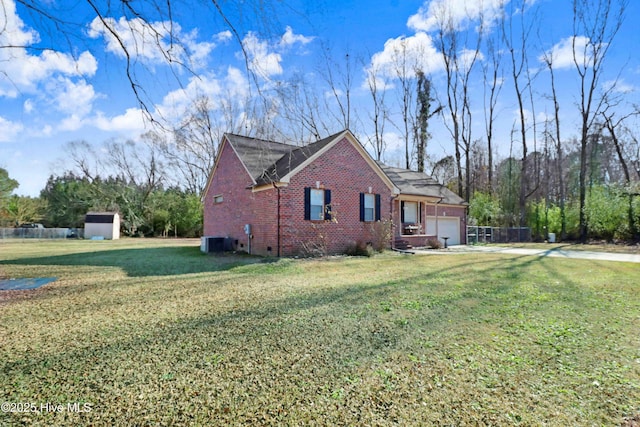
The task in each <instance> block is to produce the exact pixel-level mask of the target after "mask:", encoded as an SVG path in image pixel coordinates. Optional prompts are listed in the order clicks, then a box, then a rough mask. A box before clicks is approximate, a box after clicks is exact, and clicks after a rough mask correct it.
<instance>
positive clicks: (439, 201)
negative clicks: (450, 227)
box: [436, 199, 442, 240]
mask: <svg viewBox="0 0 640 427" xmlns="http://www.w3.org/2000/svg"><path fill="white" fill-rule="evenodd" d="M441 202H442V199H440V200H438V201H437V202H436V240H438V205H439V204H440V203H441Z"/></svg>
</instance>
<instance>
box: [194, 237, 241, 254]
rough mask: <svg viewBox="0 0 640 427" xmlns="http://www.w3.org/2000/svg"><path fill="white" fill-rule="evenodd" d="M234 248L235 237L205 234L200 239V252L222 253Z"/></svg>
mask: <svg viewBox="0 0 640 427" xmlns="http://www.w3.org/2000/svg"><path fill="white" fill-rule="evenodd" d="M232 250H233V239H231V238H230V237H212V236H204V237H202V238H201V239H200V252H203V253H220V252H229V251H232Z"/></svg>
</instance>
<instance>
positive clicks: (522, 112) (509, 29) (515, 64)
mask: <svg viewBox="0 0 640 427" xmlns="http://www.w3.org/2000/svg"><path fill="white" fill-rule="evenodd" d="M528 3H529V1H528V0H519V1H518V2H512V3H511V4H510V5H511V14H510V19H509V20H508V22H507V21H503V26H502V32H503V40H504V42H505V45H506V47H507V49H508V51H509V57H510V59H511V79H512V81H513V87H514V92H515V95H516V99H517V102H518V115H519V121H520V128H519V129H520V144H521V147H522V160H521V163H522V167H521V171H522V172H521V179H520V192H519V198H518V209H519V218H520V221H519V223H520V226H524V225H525V224H526V221H527V215H526V207H527V196H528V193H529V182H528V180H527V179H526V173H527V170H528V164H527V162H528V159H527V151H528V144H527V110H526V107H525V102H526V99H525V96H526V94H527V91H528V89H529V86H528V85H530V83H531V80H530V79H529V78H528V77H529V72H528V61H527V54H528V49H529V36H530V34H531V31H532V30H533V25H534V21H533V20H531V21H529V22H526V21H525V10H526V8H527V6H528ZM514 9H515V11H514ZM516 16H519V17H520V22H519V24H520V31H519V32H518V31H517V29H516V28H514V19H515V17H516ZM516 33H517V34H516ZM525 77H526V78H527V79H525Z"/></svg>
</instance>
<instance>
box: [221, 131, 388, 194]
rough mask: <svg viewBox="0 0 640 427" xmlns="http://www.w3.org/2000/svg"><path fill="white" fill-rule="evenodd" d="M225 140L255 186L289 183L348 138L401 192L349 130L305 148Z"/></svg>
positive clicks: (237, 137) (238, 138)
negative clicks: (314, 161)
mask: <svg viewBox="0 0 640 427" xmlns="http://www.w3.org/2000/svg"><path fill="white" fill-rule="evenodd" d="M224 137H225V139H226V141H227V142H228V143H229V144H230V145H231V147H232V148H233V150H234V151H235V152H236V154H237V155H238V158H239V159H240V161H241V162H242V163H243V164H244V166H245V168H246V170H247V172H248V173H249V175H250V176H251V178H252V180H253V186H254V187H258V186H262V185H268V184H271V183H277V182H285V183H286V182H289V179H290V178H291V177H292V176H293V175H295V174H296V173H297V172H298V171H299V170H301V169H303V168H304V167H305V166H306V165H307V164H308V163H310V162H312V161H313V160H314V159H315V158H316V157H318V156H320V155H322V153H323V152H324V151H326V150H328V149H329V148H331V147H332V146H333V145H334V144H336V143H338V142H339V141H341V140H342V139H343V138H347V140H349V141H350V142H351V143H352V144H353V145H354V147H355V148H356V149H357V150H358V151H359V152H360V153H361V154H362V156H363V157H364V159H365V160H366V161H367V163H369V165H370V166H371V167H372V168H373V169H374V171H375V172H376V173H377V174H378V175H379V176H380V178H381V179H382V180H383V181H384V182H385V183H386V184H387V186H389V188H390V189H392V190H395V191H397V189H396V188H395V186H394V185H393V182H391V180H390V179H389V177H387V176H386V175H385V173H384V172H383V171H382V169H381V168H380V166H379V165H378V164H377V163H376V162H375V161H374V160H373V159H372V158H371V156H370V155H369V154H368V153H367V152H366V150H365V149H364V148H363V147H362V145H361V144H360V143H359V142H358V140H357V139H356V138H355V136H353V134H352V133H351V132H350V131H349V130H344V131H342V132H338V133H336V134H333V135H331V136H328V137H326V138H323V139H321V140H319V141H316V142H314V143H311V144H308V145H305V146H301V147H300V146H296V145H291V144H284V143H280V142H273V141H266V140H263V139H258V138H250V137H246V136H240V135H234V134H225V136H224ZM214 169H215V167H214Z"/></svg>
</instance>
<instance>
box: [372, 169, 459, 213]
mask: <svg viewBox="0 0 640 427" xmlns="http://www.w3.org/2000/svg"><path fill="white" fill-rule="evenodd" d="M378 165H379V166H380V168H382V171H383V172H384V173H385V175H387V176H388V177H389V179H390V180H391V182H393V184H394V185H395V186H396V187H398V189H399V190H400V194H406V195H412V196H426V197H435V198H439V199H441V203H445V204H448V205H462V204H465V203H466V202H465V201H464V199H463V198H462V197H460V196H458V195H457V194H456V193H454V192H453V191H451V190H449V189H448V188H447V187H445V186H444V185H442V184H440V183H439V182H438V181H436V180H435V179H433V178H432V177H430V176H429V175H427V174H425V173H423V172H416V171H412V170H408V169H401V168H394V167H391V166H387V165H385V164H383V163H380V162H378Z"/></svg>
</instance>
